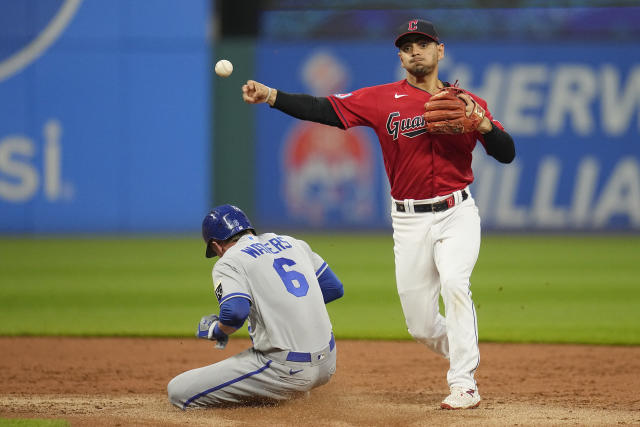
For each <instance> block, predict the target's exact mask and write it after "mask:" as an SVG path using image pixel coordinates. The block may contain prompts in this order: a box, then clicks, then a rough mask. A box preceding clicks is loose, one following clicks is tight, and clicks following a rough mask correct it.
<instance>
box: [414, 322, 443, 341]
mask: <svg viewBox="0 0 640 427" xmlns="http://www.w3.org/2000/svg"><path fill="white" fill-rule="evenodd" d="M409 334H410V335H411V336H412V337H413V339H414V340H416V341H420V342H425V341H431V340H437V339H440V338H442V336H443V335H445V334H446V333H445V332H444V331H442V330H441V329H440V328H437V327H435V325H420V326H419V327H415V328H411V327H410V328H409Z"/></svg>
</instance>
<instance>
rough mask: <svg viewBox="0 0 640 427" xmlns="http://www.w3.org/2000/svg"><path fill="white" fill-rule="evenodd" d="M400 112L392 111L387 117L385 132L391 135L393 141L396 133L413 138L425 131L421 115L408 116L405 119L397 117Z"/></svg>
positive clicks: (396, 136)
mask: <svg viewBox="0 0 640 427" xmlns="http://www.w3.org/2000/svg"><path fill="white" fill-rule="evenodd" d="M399 117H400V112H398V111H394V112H393V113H389V117H388V118H387V133H388V134H389V135H391V136H392V137H393V140H394V141H395V140H396V139H398V135H402V136H406V137H408V138H413V137H416V136H418V135H421V134H423V133H425V132H426V131H427V130H426V129H424V127H425V124H426V122H425V120H424V117H422V116H415V117H408V118H406V119H402V118H399Z"/></svg>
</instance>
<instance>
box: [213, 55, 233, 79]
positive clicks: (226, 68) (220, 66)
mask: <svg viewBox="0 0 640 427" xmlns="http://www.w3.org/2000/svg"><path fill="white" fill-rule="evenodd" d="M215 70H216V74H217V75H219V76H220V77H229V76H230V75H231V73H232V72H233V64H232V63H231V62H229V61H228V60H226V59H221V60H220V61H218V62H216V68H215Z"/></svg>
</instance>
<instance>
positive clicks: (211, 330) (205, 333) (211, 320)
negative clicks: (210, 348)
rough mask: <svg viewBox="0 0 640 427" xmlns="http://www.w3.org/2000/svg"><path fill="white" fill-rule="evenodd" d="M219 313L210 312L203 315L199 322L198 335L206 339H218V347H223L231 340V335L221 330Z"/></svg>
mask: <svg viewBox="0 0 640 427" xmlns="http://www.w3.org/2000/svg"><path fill="white" fill-rule="evenodd" d="M218 319H219V317H218V315H216V314H209V315H208V316H202V319H200V323H198V330H197V331H196V336H197V337H198V338H202V339H205V340H210V341H216V348H219V349H223V348H225V347H226V346H227V343H228V342H229V336H228V335H227V334H225V333H224V332H222V331H221V330H220V327H219V326H218Z"/></svg>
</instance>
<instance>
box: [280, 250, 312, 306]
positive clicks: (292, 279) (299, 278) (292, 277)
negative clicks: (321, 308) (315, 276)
mask: <svg viewBox="0 0 640 427" xmlns="http://www.w3.org/2000/svg"><path fill="white" fill-rule="evenodd" d="M292 265H296V263H295V261H294V260H292V259H289V258H276V259H275V260H274V261H273V268H274V269H275V270H276V272H277V273H278V276H280V279H282V283H284V286H285V287H286V288H287V291H288V292H289V293H290V294H293V295H295V296H297V297H298V298H300V297H303V296H305V295H306V294H307V292H308V291H309V283H308V282H307V279H306V278H305V277H304V274H302V273H300V272H299V271H295V270H285V266H287V267H291V266H292Z"/></svg>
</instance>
